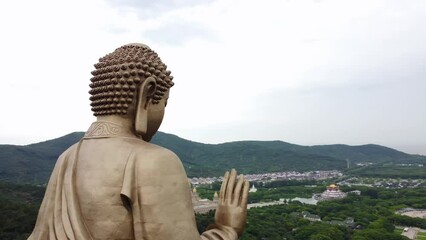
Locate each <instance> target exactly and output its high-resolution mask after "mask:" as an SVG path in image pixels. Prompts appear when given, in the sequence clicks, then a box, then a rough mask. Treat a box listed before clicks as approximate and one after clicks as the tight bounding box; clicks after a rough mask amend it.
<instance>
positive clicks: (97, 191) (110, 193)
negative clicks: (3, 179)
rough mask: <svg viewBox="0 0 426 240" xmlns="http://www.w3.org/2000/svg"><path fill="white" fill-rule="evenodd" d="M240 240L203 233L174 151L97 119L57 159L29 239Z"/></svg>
mask: <svg viewBox="0 0 426 240" xmlns="http://www.w3.org/2000/svg"><path fill="white" fill-rule="evenodd" d="M237 238H238V237H237V234H236V232H235V231H234V230H233V229H232V228H230V227H226V226H218V225H212V226H211V229H210V230H208V231H206V232H204V233H203V234H202V235H201V236H200V235H199V233H198V231H197V228H196V223H195V216H194V211H193V207H192V202H191V198H190V193H189V186H188V180H187V176H186V173H185V170H184V168H183V166H182V163H181V161H180V160H179V158H178V157H177V156H176V155H175V154H174V153H173V152H171V151H169V150H167V149H165V148H162V147H159V146H156V145H153V144H150V143H147V142H144V141H143V140H140V139H138V138H136V137H135V136H134V134H132V132H130V130H127V129H126V128H124V127H122V126H120V125H118V124H115V123H111V122H106V121H97V122H95V123H93V124H92V126H91V127H90V128H89V130H88V131H87V132H86V134H85V136H84V137H83V139H82V140H80V142H79V143H76V144H74V145H73V146H71V147H70V148H69V149H68V150H66V151H65V152H64V153H63V154H62V155H61V156H60V157H59V159H58V161H57V163H56V165H55V168H54V170H53V172H52V175H51V177H50V180H49V183H48V186H47V189H46V193H45V196H44V199H43V202H42V204H41V207H40V210H39V214H38V218H37V222H36V226H35V228H34V230H33V232H32V234H31V236H30V237H29V238H28V239H29V240H34V239H38V240H53V239H61V240H63V239H78V240H85V239H99V240H104V239H123V240H124V239H146V240H150V239H160V240H192V239H194V240H195V239H203V240H204V239H209V240H231V239H232V240H235V239H237Z"/></svg>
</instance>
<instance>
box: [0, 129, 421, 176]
mask: <svg viewBox="0 0 426 240" xmlns="http://www.w3.org/2000/svg"><path fill="white" fill-rule="evenodd" d="M82 136H83V133H81V132H75V133H71V134H68V135H66V136H63V137H60V138H57V139H53V140H49V141H45V142H40V143H36V144H31V145H27V146H15V145H0V180H3V181H9V182H14V183H29V184H44V183H46V182H47V181H48V178H49V176H50V173H51V171H52V169H53V166H54V164H55V162H56V159H57V158H58V156H59V155H60V154H61V153H62V152H63V151H64V150H65V149H67V148H68V147H69V146H71V145H72V144H74V143H76V142H77V141H78V140H79V139H80V138H81V137H82ZM152 142H153V143H155V144H159V145H161V146H164V147H166V148H168V149H170V150H172V151H174V152H175V153H176V154H177V155H178V156H179V157H180V159H181V160H182V162H183V164H184V166H185V169H186V171H187V174H188V176H189V177H195V176H220V175H222V174H223V172H224V171H225V170H228V169H230V168H237V169H238V171H239V172H241V173H262V172H277V171H291V170H295V171H309V170H331V169H336V170H342V169H345V168H346V166H347V164H346V160H347V159H349V160H350V162H351V164H352V165H354V163H357V162H374V163H378V162H381V163H383V162H419V163H426V157H424V156H414V155H409V154H406V153H403V152H399V151H397V150H394V149H390V148H387V147H383V146H379V145H371V144H370V145H363V146H348V145H341V144H339V145H323V146H300V145H295V144H290V143H286V142H282V141H239V142H229V143H222V144H203V143H197V142H192V141H189V140H186V139H182V138H179V137H178V136H175V135H172V134H166V133H162V132H158V133H157V134H156V135H155V137H154V139H153V140H152Z"/></svg>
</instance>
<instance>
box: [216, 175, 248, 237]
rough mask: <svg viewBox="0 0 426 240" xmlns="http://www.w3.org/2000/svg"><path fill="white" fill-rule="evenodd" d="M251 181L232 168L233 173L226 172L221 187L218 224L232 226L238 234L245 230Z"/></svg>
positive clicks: (217, 211) (217, 214) (217, 216)
mask: <svg viewBox="0 0 426 240" xmlns="http://www.w3.org/2000/svg"><path fill="white" fill-rule="evenodd" d="M249 187H250V186H249V182H248V181H247V180H245V179H244V176H243V175H240V176H239V178H238V179H237V172H236V171H235V169H232V171H231V174H229V172H226V173H225V176H224V177H223V182H222V186H221V188H220V199H219V205H218V207H217V209H216V215H215V220H216V224H219V225H224V226H228V227H232V228H233V229H234V230H235V231H236V232H237V234H238V236H241V234H242V233H243V231H244V227H245V224H246V216H247V197H248V191H249Z"/></svg>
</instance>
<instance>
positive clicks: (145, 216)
mask: <svg viewBox="0 0 426 240" xmlns="http://www.w3.org/2000/svg"><path fill="white" fill-rule="evenodd" d="M136 172H137V174H136V175H137V176H136V180H137V187H136V188H137V195H138V196H136V198H137V199H131V202H132V210H133V211H135V210H136V211H139V212H137V213H133V215H134V224H136V225H135V231H137V229H138V226H137V225H138V224H139V225H140V226H141V229H140V231H141V232H143V236H144V237H146V239H168V240H173V239H176V240H182V239H185V240H192V239H193V240H195V239H200V238H201V239H206V240H216V239H217V240H231V239H232V240H235V239H237V238H238V236H237V233H236V231H235V230H234V229H233V228H232V226H228V227H227V226H224V225H212V229H210V230H208V231H206V232H205V233H203V234H202V235H201V236H200V234H199V233H198V231H197V228H196V222H195V216H194V210H193V206H192V202H191V196H190V189H189V186H188V179H187V176H186V173H185V170H184V168H183V166H182V163H181V161H180V160H179V158H178V157H177V156H176V155H175V154H173V153H171V152H169V151H167V152H165V153H162V154H160V156H156V157H155V160H148V161H141V162H139V163H138V164H136ZM134 198H135V197H134ZM135 218H136V219H135ZM138 218H139V219H138Z"/></svg>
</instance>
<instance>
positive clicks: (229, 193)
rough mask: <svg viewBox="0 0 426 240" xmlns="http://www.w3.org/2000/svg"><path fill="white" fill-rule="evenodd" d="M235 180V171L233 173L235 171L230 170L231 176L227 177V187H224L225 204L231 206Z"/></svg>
mask: <svg viewBox="0 0 426 240" xmlns="http://www.w3.org/2000/svg"><path fill="white" fill-rule="evenodd" d="M236 179H237V171H235V169H232V170H231V174H230V175H229V180H228V186H227V187H226V197H225V202H226V203H228V204H231V202H232V195H233V192H234V187H235V181H236Z"/></svg>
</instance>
